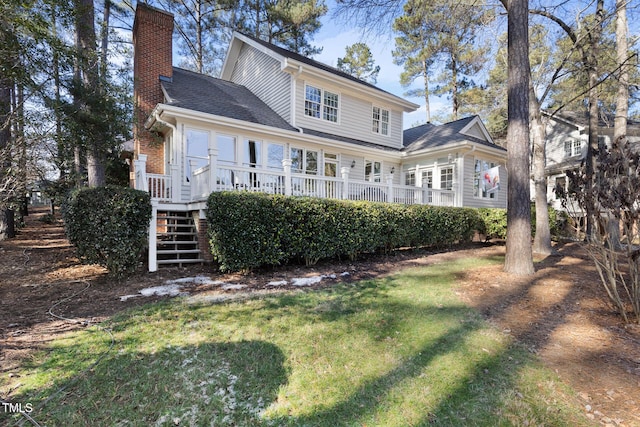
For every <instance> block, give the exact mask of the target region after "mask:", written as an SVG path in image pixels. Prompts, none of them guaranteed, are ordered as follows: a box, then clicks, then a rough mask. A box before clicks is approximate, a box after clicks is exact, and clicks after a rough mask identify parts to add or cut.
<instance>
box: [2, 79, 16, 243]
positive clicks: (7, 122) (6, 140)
mask: <svg viewBox="0 0 640 427" xmlns="http://www.w3.org/2000/svg"><path fill="white" fill-rule="evenodd" d="M11 88H12V82H11V80H10V79H9V78H7V77H5V76H2V75H0V161H2V164H1V166H2V170H1V172H2V173H0V184H4V183H5V180H9V179H10V178H9V177H7V176H4V171H7V170H8V169H9V167H10V166H11V157H10V150H9V149H8V148H9V145H10V144H11ZM0 196H2V197H1V198H0V241H1V240H5V239H8V238H11V237H14V236H15V224H14V221H13V215H14V214H13V210H11V209H10V206H9V200H8V199H9V197H8V195H3V194H0ZM5 196H6V197H5Z"/></svg>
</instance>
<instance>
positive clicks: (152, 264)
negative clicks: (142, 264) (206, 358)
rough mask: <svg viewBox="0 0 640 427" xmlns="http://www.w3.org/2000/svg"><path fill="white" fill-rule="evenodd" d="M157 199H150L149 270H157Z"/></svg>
mask: <svg viewBox="0 0 640 427" xmlns="http://www.w3.org/2000/svg"><path fill="white" fill-rule="evenodd" d="M157 239H158V201H157V200H152V201H151V221H150V222H149V272H151V273H153V272H154V271H157V270H158V253H157V250H158V244H157Z"/></svg>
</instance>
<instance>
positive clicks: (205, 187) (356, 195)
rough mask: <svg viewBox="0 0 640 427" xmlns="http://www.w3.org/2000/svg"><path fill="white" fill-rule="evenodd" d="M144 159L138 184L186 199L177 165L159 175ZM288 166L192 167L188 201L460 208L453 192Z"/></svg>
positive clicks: (158, 195) (163, 197)
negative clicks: (218, 195) (271, 197)
mask: <svg viewBox="0 0 640 427" xmlns="http://www.w3.org/2000/svg"><path fill="white" fill-rule="evenodd" d="M140 163H141V164H139V165H138V169H137V170H136V175H135V178H136V188H139V189H141V190H145V191H148V192H149V193H150V194H151V197H152V199H154V200H158V201H173V202H179V201H182V202H185V201H187V200H180V199H181V194H180V193H181V192H180V186H181V184H180V182H181V179H180V177H179V170H178V168H177V167H176V166H175V165H174V166H172V168H171V169H172V174H171V175H160V174H151V173H146V172H145V170H144V168H143V167H142V166H144V161H140ZM193 166H195V165H193ZM283 169H284V170H275V169H274V170H268V169H258V168H253V167H244V166H236V165H224V164H222V165H221V164H217V167H216V168H215V173H212V171H211V168H210V166H209V165H205V166H203V167H201V168H198V169H194V168H192V170H193V172H192V174H191V177H189V187H190V200H188V201H196V200H204V199H206V198H207V197H208V196H209V194H210V193H211V192H213V191H253V192H262V193H269V194H283V195H293V196H308V197H320V198H326V199H349V200H367V201H372V202H393V203H403V204H407V205H412V204H428V205H436V206H455V200H456V197H455V192H454V191H452V190H437V189H423V188H419V187H413V186H408V185H396V184H392V183H391V182H390V181H388V182H387V183H382V182H367V181H354V180H349V169H348V168H343V170H342V177H341V178H337V177H326V176H316V175H307V174H302V173H292V172H291V168H290V166H289V165H288V164H287V163H286V162H284V168H283ZM212 181H214V182H213V183H212ZM144 184H146V186H145V185H144Z"/></svg>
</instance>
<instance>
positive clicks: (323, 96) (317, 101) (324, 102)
mask: <svg viewBox="0 0 640 427" xmlns="http://www.w3.org/2000/svg"><path fill="white" fill-rule="evenodd" d="M339 105H340V96H339V95H338V94H337V93H333V92H329V91H327V90H324V89H321V88H317V87H314V86H311V85H306V86H305V88H304V115H305V116H309V117H315V118H317V119H323V120H327V121H329V122H334V123H337V122H338V110H339Z"/></svg>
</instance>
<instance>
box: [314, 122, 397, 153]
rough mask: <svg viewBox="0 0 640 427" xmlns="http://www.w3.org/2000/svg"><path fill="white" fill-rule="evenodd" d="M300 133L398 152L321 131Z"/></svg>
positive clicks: (392, 148) (391, 148) (393, 149)
mask: <svg viewBox="0 0 640 427" xmlns="http://www.w3.org/2000/svg"><path fill="white" fill-rule="evenodd" d="M302 131H303V133H304V134H305V135H313V136H319V137H320V138H326V139H331V140H333V141H341V142H347V143H349V144H353V145H359V146H362V147H369V148H377V149H379V150H384V151H395V152H399V151H400V149H399V148H394V147H388V146H384V145H380V144H374V143H373V142H367V141H363V140H361V139H355V138H349V137H346V136H341V135H334V134H331V133H327V132H321V131H318V130H313V129H309V128H302Z"/></svg>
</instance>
